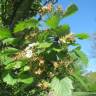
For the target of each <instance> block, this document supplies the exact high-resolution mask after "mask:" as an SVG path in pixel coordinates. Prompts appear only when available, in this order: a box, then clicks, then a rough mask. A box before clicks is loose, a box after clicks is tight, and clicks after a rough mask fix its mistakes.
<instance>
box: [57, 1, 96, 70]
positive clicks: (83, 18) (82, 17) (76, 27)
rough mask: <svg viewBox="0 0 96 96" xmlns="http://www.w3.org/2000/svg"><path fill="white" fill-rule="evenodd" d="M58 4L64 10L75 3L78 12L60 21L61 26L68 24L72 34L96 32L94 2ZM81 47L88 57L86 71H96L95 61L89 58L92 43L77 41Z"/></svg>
mask: <svg viewBox="0 0 96 96" xmlns="http://www.w3.org/2000/svg"><path fill="white" fill-rule="evenodd" d="M58 1H59V2H58V3H59V4H60V5H62V6H63V9H65V8H66V7H67V6H68V5H69V4H71V3H75V4H76V5H77V6H78V8H79V10H78V12H77V13H76V14H74V15H73V16H70V17H67V18H65V19H64V20H62V21H61V24H65V23H66V24H69V25H70V27H71V31H72V32H73V33H82V32H86V33H89V34H92V33H94V32H96V0H58ZM79 43H80V44H81V45H82V50H83V51H84V52H85V53H86V54H87V55H88V57H89V67H88V68H87V70H88V71H95V70H96V63H95V62H96V60H95V59H93V58H91V54H92V48H91V46H92V41H91V40H90V39H89V40H84V41H79Z"/></svg>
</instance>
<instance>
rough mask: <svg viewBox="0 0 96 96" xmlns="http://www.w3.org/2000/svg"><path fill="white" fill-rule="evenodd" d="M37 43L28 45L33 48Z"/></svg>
mask: <svg viewBox="0 0 96 96" xmlns="http://www.w3.org/2000/svg"><path fill="white" fill-rule="evenodd" d="M37 45H38V43H32V44H29V45H28V46H29V47H30V48H33V47H34V46H37Z"/></svg>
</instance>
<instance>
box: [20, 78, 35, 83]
mask: <svg viewBox="0 0 96 96" xmlns="http://www.w3.org/2000/svg"><path fill="white" fill-rule="evenodd" d="M19 82H22V83H25V84H31V83H32V82H33V78H32V77H30V78H26V79H19Z"/></svg>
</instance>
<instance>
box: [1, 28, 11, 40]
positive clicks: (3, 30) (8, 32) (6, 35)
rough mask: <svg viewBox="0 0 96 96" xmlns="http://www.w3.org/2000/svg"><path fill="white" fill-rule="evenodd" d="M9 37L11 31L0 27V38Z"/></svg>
mask: <svg viewBox="0 0 96 96" xmlns="http://www.w3.org/2000/svg"><path fill="white" fill-rule="evenodd" d="M9 37H11V32H10V31H9V29H7V28H5V27H0V40H2V39H5V38H9Z"/></svg>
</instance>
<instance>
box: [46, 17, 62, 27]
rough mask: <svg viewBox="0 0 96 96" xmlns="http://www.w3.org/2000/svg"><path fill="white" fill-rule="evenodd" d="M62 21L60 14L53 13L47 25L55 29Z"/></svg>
mask: <svg viewBox="0 0 96 96" xmlns="http://www.w3.org/2000/svg"><path fill="white" fill-rule="evenodd" d="M59 22H60V16H58V15H53V16H52V17H50V18H49V19H48V20H47V21H46V22H45V23H46V25H48V26H49V27H50V28H53V29H55V28H56V27H57V26H58V25H59Z"/></svg>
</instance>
